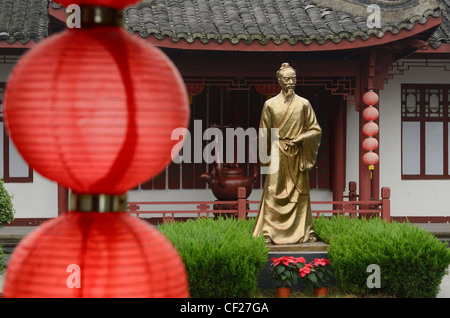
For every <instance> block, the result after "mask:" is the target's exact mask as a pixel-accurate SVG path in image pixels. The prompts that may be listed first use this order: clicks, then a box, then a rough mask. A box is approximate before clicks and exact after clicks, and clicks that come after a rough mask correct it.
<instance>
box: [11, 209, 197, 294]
mask: <svg viewBox="0 0 450 318" xmlns="http://www.w3.org/2000/svg"><path fill="white" fill-rule="evenodd" d="M188 296H189V291H188V285H187V277H186V272H185V269H184V265H183V263H182V260H181V258H180V257H179V256H178V254H177V251H176V250H175V248H174V247H173V246H172V244H171V243H170V242H169V241H168V240H167V239H166V238H165V237H164V236H163V235H162V234H161V233H160V232H159V231H158V230H156V229H154V228H153V227H152V226H151V225H149V224H148V223H147V222H145V221H142V220H140V219H138V218H136V217H132V216H130V215H128V214H126V213H94V212H90V213H85V212H67V213H65V214H64V215H62V216H60V217H59V218H56V219H53V220H50V221H47V222H45V223H43V224H42V225H41V226H40V227H38V228H37V229H36V230H35V231H34V232H32V233H31V234H30V235H28V236H27V237H25V238H24V239H23V240H22V241H21V242H20V244H19V245H18V246H17V247H16V248H15V250H14V253H13V255H12V257H11V259H10V262H9V265H8V272H7V275H6V278H5V284H4V289H3V297H5V298H8V297H46V298H55V297H56V298H67V297H77V298H82V297H86V298H87V297H92V298H109V297H120V298H125V297H133V298H137V297H155V298H161V297H165V298H175V297H188Z"/></svg>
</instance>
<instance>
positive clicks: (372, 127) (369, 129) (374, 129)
mask: <svg viewBox="0 0 450 318" xmlns="http://www.w3.org/2000/svg"><path fill="white" fill-rule="evenodd" d="M363 133H364V135H366V136H371V137H373V136H375V135H376V134H378V125H377V124H375V123H374V122H373V121H371V122H368V123H366V124H365V125H364V126H363Z"/></svg>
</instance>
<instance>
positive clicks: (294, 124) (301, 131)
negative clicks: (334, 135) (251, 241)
mask: <svg viewBox="0 0 450 318" xmlns="http://www.w3.org/2000/svg"><path fill="white" fill-rule="evenodd" d="M260 128H266V130H265V132H266V134H267V137H266V140H267V151H268V152H270V148H271V136H270V131H271V128H278V133H279V166H278V170H276V171H275V172H273V173H271V174H267V175H266V180H265V183H264V191H263V194H262V199H261V204H260V208H259V212H258V215H257V219H256V224H255V228H254V231H253V235H254V236H260V235H264V236H265V237H269V238H270V239H271V240H272V242H273V243H274V244H296V243H303V242H307V241H308V240H309V239H310V237H311V235H312V234H314V229H313V224H312V223H313V220H312V214H311V203H310V195H309V174H308V171H309V170H311V169H312V168H313V167H314V165H315V162H316V158H317V152H318V150H319V146H320V141H321V136H322V130H321V128H320V126H319V124H318V122H317V119H316V116H315V113H314V110H313V109H312V107H311V104H310V103H309V101H308V100H306V99H304V98H302V97H300V96H298V95H295V94H294V95H293V97H291V98H290V99H289V100H287V99H286V98H285V95H284V93H283V92H280V94H278V95H277V96H275V97H273V98H271V99H269V100H267V101H266V102H265V104H264V107H263V110H262V115H261V122H260ZM260 131H261V130H260ZM263 131H264V130H263ZM299 136H300V137H301V138H302V141H301V142H300V143H299V144H298V146H297V147H287V145H286V142H287V141H289V140H293V139H295V138H297V137H299ZM273 160H274V159H273V158H272V159H271V161H273ZM260 164H261V165H266V166H267V165H270V162H269V163H263V162H260Z"/></svg>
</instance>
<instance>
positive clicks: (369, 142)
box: [362, 90, 379, 178]
mask: <svg viewBox="0 0 450 318" xmlns="http://www.w3.org/2000/svg"><path fill="white" fill-rule="evenodd" d="M378 101H379V98H378V94H376V93H375V92H373V91H372V90H371V91H369V92H367V93H365V94H364V95H363V102H364V104H366V105H367V107H366V109H364V111H363V114H362V115H363V117H364V119H365V120H367V121H368V123H366V124H365V125H364V126H363V129H362V130H363V133H364V134H365V135H366V136H368V137H369V138H366V139H364V141H363V144H362V146H363V148H364V150H366V151H368V152H367V153H365V154H364V156H363V161H364V163H365V164H366V165H368V166H369V170H370V171H372V170H374V165H376V164H377V163H378V161H379V157H378V155H377V154H376V153H375V152H374V151H375V149H377V148H378V141H377V140H376V139H375V138H374V137H373V136H375V135H376V134H378V131H379V127H378V125H377V124H376V123H374V121H375V120H377V119H378V116H379V113H378V110H377V109H376V108H375V107H373V105H376V104H378ZM371 178H372V173H371Z"/></svg>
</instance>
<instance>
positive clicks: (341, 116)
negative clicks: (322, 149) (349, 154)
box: [331, 98, 346, 210]
mask: <svg viewBox="0 0 450 318" xmlns="http://www.w3.org/2000/svg"><path fill="white" fill-rule="evenodd" d="M335 107H336V110H335V118H334V124H333V134H332V135H333V137H332V138H333V149H334V151H333V152H334V155H333V157H332V158H333V159H332V167H333V168H332V169H333V171H332V174H331V175H332V180H331V182H332V189H333V201H343V200H344V188H345V131H346V130H345V115H346V112H345V107H344V103H343V100H342V98H340V99H339V100H338V101H337V103H336V104H335ZM341 209H342V205H339V204H336V205H334V206H333V210H341Z"/></svg>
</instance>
